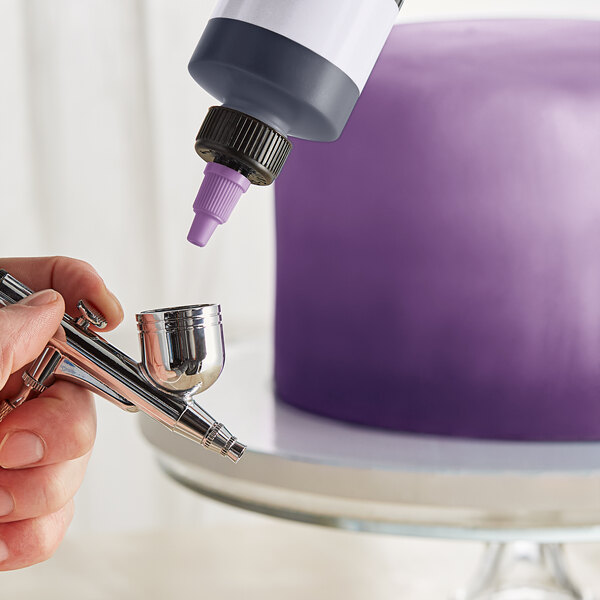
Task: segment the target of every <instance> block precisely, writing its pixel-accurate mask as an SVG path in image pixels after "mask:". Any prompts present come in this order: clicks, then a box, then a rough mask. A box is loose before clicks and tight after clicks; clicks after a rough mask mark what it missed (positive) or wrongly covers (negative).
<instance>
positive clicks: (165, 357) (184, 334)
mask: <svg viewBox="0 0 600 600" xmlns="http://www.w3.org/2000/svg"><path fill="white" fill-rule="evenodd" d="M137 323H138V331H139V334H140V343H141V346H142V363H143V365H144V367H145V369H146V372H147V374H148V376H149V377H150V379H152V381H154V382H155V383H156V384H157V385H159V386H160V387H162V388H165V389H167V390H172V391H175V392H181V391H188V392H189V393H192V394H194V393H197V392H200V391H204V390H206V389H208V388H209V387H210V386H211V385H212V384H213V383H214V382H215V381H216V380H217V379H218V377H219V375H220V374H221V371H222V370H223V365H224V363H225V352H224V348H225V344H224V341H223V329H222V325H221V307H220V306H219V305H217V304H204V305H200V306H181V307H177V308H163V309H159V310H150V311H146V312H143V313H140V314H138V315H137Z"/></svg>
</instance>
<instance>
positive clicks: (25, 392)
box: [0, 270, 246, 462]
mask: <svg viewBox="0 0 600 600" xmlns="http://www.w3.org/2000/svg"><path fill="white" fill-rule="evenodd" d="M32 293H33V292H32V290H30V289H29V288H28V287H27V286H25V285H23V284H22V283H21V282H20V281H18V280H17V279H15V278H14V277H13V276H12V275H10V274H9V273H7V272H6V271H3V270H0V305H9V304H15V303H16V302H19V301H20V300H22V299H23V298H25V297H26V296H29V295H31V294H32ZM78 308H79V310H80V312H81V316H80V317H79V318H77V319H74V318H73V317H71V316H69V315H65V316H64V317H63V320H62V327H60V328H59V330H58V331H57V332H56V334H55V335H54V337H53V338H52V339H51V340H50V342H49V343H48V345H47V346H46V348H45V349H44V351H43V352H42V354H41V355H40V356H39V357H38V358H37V360H36V361H34V362H33V363H32V364H31V365H30V366H29V367H28V368H27V369H26V370H25V372H24V373H23V388H22V390H21V392H20V393H19V394H18V395H17V397H15V398H12V399H9V400H5V401H4V402H0V421H1V420H2V419H3V418H4V417H5V416H6V415H7V414H8V413H9V412H10V411H11V410H13V409H15V408H17V407H18V406H19V405H21V404H22V403H23V402H25V401H26V400H28V399H29V398H30V397H31V396H32V394H33V393H41V392H43V391H44V390H45V389H46V388H48V387H49V386H50V385H52V383H53V382H54V381H55V379H56V378H60V379H64V380H67V381H72V382H75V383H77V384H79V385H81V386H83V387H85V388H87V389H89V390H91V391H92V392H94V393H96V394H98V395H100V396H102V397H104V398H106V399H107V400H110V401H111V402H112V403H113V404H116V405H117V406H119V407H120V408H122V409H124V410H126V411H128V412H137V411H138V410H142V411H143V412H145V413H146V414H147V415H150V416H151V417H152V418H154V419H156V420H157V421H159V422H160V423H162V424H163V425H165V426H166V427H168V428H169V429H170V430H172V431H174V432H175V433H179V434H181V435H183V436H185V437H187V438H189V439H191V440H193V441H195V442H198V443H200V444H202V446H204V447H205V448H208V449H209V450H213V451H214V452H218V453H219V454H221V455H222V456H226V457H228V458H230V459H231V460H232V461H234V462H237V461H238V460H239V459H240V458H241V457H242V455H243V453H244V450H245V449H246V447H245V446H244V445H243V444H240V443H239V442H238V441H237V439H236V438H235V437H233V436H232V435H231V434H230V433H229V431H228V430H227V429H226V428H225V427H224V425H223V424H221V423H218V422H217V421H215V420H214V419H213V418H212V417H211V416H210V415H209V414H208V413H206V412H205V411H204V410H203V409H202V408H201V407H200V406H199V405H197V404H196V403H195V402H194V400H193V397H194V395H195V394H197V393H199V392H203V391H204V390H206V389H208V388H209V387H210V386H211V385H212V384H213V383H214V382H215V381H216V380H217V379H218V377H219V375H220V374H221V371H222V370H223V365H224V362H225V351H224V342H223V329H222V322H221V308H220V306H219V305H217V304H201V305H194V306H181V307H176V308H164V309H158V310H150V311H145V312H142V313H140V314H138V315H137V324H138V332H139V336H140V343H141V347H142V361H141V362H140V363H137V362H135V361H134V360H133V359H131V358H130V357H129V356H127V355H126V354H124V353H123V352H121V351H120V350H119V349H118V348H115V347H114V346H112V345H111V344H109V343H108V342H107V341H106V340H104V339H103V338H102V337H100V336H99V335H98V334H96V333H95V332H94V331H92V330H90V326H93V327H95V328H97V329H103V328H104V327H106V321H105V320H104V319H103V317H102V316H101V315H99V314H97V313H95V312H94V311H93V310H92V309H91V308H90V307H88V306H87V305H86V304H85V302H83V301H80V302H79V304H78Z"/></svg>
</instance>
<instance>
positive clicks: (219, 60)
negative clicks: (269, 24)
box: [189, 18, 360, 141]
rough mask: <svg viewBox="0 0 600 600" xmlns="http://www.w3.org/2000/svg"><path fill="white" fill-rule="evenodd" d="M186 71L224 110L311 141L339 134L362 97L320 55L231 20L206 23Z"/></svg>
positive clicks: (322, 139)
mask: <svg viewBox="0 0 600 600" xmlns="http://www.w3.org/2000/svg"><path fill="white" fill-rule="evenodd" d="M189 71H190V74H191V75H192V77H193V78H194V79H195V80H196V81H197V82H198V83H199V84H200V85H201V86H202V87H203V88H204V89H205V90H206V91H207V92H208V93H209V94H211V95H212V96H214V97H215V98H217V99H218V100H219V101H220V102H222V103H223V104H224V105H225V106H227V107H229V108H233V109H236V110H239V111H241V112H244V113H247V114H249V115H251V116H253V117H255V118H257V119H260V120H261V121H263V122H265V123H267V124H268V125H271V126H272V127H274V128H275V129H278V130H279V131H281V132H282V133H284V134H285V135H291V136H294V137H298V138H303V139H308V140H315V141H332V140H335V139H337V138H338V137H339V136H340V134H341V133H342V130H343V129H344V126H345V125H346V122H347V121H348V118H349V117H350V113H351V112H352V109H353V108H354V105H355V104H356V101H357V100H358V97H359V95H360V92H359V90H358V87H357V86H356V84H355V83H354V82H353V81H352V79H350V77H349V76H348V75H346V74H345V73H344V72H343V71H342V70H341V69H339V68H338V67H336V66H335V65H334V64H332V63H331V62H329V61H328V60H326V59H325V58H323V57H322V56H320V55H319V54H317V53H315V52H313V51H312V50H309V49H308V48H306V47H304V46H302V45H301V44H298V43H296V42H294V41H292V40H290V39H289V38H286V37H284V36H282V35H279V34H277V33H274V32H272V31H269V30H268V29H264V28H262V27H257V26H256V25H251V24H249V23H244V22H242V21H237V20H234V19H223V18H218V19H211V20H210V21H209V23H208V25H207V27H206V29H205V30H204V33H203V34H202V37H201V38H200V41H199V42H198V46H197V47H196V50H195V51H194V54H193V56H192V59H191V61H190V64H189Z"/></svg>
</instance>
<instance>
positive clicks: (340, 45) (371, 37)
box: [212, 0, 398, 91]
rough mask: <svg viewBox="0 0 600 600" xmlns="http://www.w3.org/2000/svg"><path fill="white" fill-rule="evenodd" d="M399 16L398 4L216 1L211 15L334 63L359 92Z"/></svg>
mask: <svg viewBox="0 0 600 600" xmlns="http://www.w3.org/2000/svg"><path fill="white" fill-rule="evenodd" d="M397 15H398V4H397V2H396V0H220V2H219V3H218V4H217V7H216V8H215V12H214V13H213V15H212V16H213V18H225V19H236V20H238V21H244V22H245V23H250V24H252V25H256V26H258V27H263V28H264V29H268V30H270V31H273V32H274V33H278V34H279V35H282V36H284V37H287V38H289V39H290V40H293V41H294V42H297V43H298V44H301V45H302V46H305V47H306V48H308V49H309V50H312V51H313V52H316V53H317V54H319V55H320V56H322V57H323V58H325V59H326V60H328V61H329V62H331V63H333V64H334V65H335V66H336V67H338V68H339V69H341V70H342V71H343V72H344V73H346V75H348V76H349V77H350V78H351V79H352V80H353V81H354V83H355V84H356V86H357V87H358V89H359V90H360V91H362V89H363V87H364V85H365V83H366V82H367V79H368V78H369V75H370V74H371V70H372V69H373V66H374V65H375V62H376V61H377V58H378V56H379V54H380V52H381V49H382V48H383V45H384V44H385V41H386V39H387V37H388V35H389V33H390V30H391V28H392V26H393V24H394V21H395V20H396V17H397ZM292 68H293V67H292Z"/></svg>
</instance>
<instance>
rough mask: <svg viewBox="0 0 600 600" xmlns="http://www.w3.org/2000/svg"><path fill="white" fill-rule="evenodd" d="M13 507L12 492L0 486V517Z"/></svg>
mask: <svg viewBox="0 0 600 600" xmlns="http://www.w3.org/2000/svg"><path fill="white" fill-rule="evenodd" d="M14 509H15V501H14V500H13V497H12V494H11V493H10V492H9V491H8V490H5V489H4V488H0V517H6V515H10V513H11V512H12V511H13V510H14Z"/></svg>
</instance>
